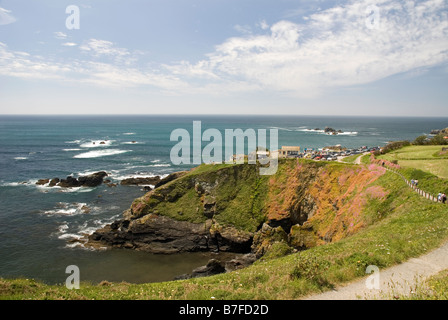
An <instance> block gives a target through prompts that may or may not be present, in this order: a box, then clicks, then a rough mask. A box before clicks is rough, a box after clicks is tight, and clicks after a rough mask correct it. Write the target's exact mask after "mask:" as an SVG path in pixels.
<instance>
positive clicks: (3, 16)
mask: <svg viewBox="0 0 448 320" xmlns="http://www.w3.org/2000/svg"><path fill="white" fill-rule="evenodd" d="M14 22H16V18H14V17H13V16H12V15H11V11H10V10H6V9H4V8H1V7H0V25H7V24H10V23H14Z"/></svg>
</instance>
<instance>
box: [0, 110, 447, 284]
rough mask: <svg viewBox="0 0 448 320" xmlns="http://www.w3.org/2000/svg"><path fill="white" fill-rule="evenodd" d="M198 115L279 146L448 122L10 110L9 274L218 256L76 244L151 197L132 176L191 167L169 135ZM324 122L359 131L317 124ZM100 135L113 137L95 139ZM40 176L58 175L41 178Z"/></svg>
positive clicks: (362, 141)
mask: <svg viewBox="0 0 448 320" xmlns="http://www.w3.org/2000/svg"><path fill="white" fill-rule="evenodd" d="M193 120H201V121H202V123H203V125H204V126H208V127H210V128H217V129H219V130H224V129H226V128H232V129H236V128H242V129H244V128H254V129H259V128H260V129H261V128H263V129H269V128H277V129H278V130H279V146H281V145H299V146H301V147H303V148H316V149H319V148H323V147H325V146H329V145H337V144H340V145H342V146H345V147H348V148H357V147H360V146H364V145H369V146H381V145H385V144H386V143H387V142H388V141H392V140H398V139H400V140H404V139H409V140H413V139H415V138H416V137H417V136H420V135H422V134H429V133H430V131H431V130H434V129H435V128H444V127H446V123H447V119H432V118H431V119H430V118H426V119H425V118H422V119H417V118H357V117H331V118H330V117H296V118H294V117H261V116H259V117H250V116H247V117H241V116H239V117H229V116H226V117H224V116H223V117H219V116H205V117H201V116H197V117H194V116H185V117H180V116H144V117H141V116H139V117H134V116H123V117H119V116H107V117H102V116H90V117H87V116H86V117H82V116H76V117H62V116H48V117H45V116H40V117H31V116H24V117H19V116H1V117H0V131H1V132H0V133H1V138H0V145H1V148H0V150H1V151H0V164H1V169H0V173H1V175H0V179H1V181H0V192H1V194H2V197H1V199H0V209H1V213H0V221H1V224H0V228H1V230H0V231H1V234H2V235H3V237H4V241H3V242H2V243H1V244H0V256H1V259H0V277H3V278H10V277H25V278H35V279H39V280H42V281H45V282H46V283H50V284H54V283H63V282H64V281H65V278H66V277H67V274H65V267H66V266H68V265H73V264H74V265H77V266H79V268H80V270H81V279H82V280H83V281H91V282H94V283H99V282H101V281H104V280H106V281H111V282H112V281H113V282H120V281H127V282H130V283H145V282H159V281H168V280H172V279H174V278H175V277H177V276H179V275H182V274H186V273H190V272H191V271H192V270H193V269H195V268H197V267H200V266H203V265H205V264H206V263H207V262H208V261H209V260H210V259H213V258H216V257H217V256H216V254H213V253H212V252H194V253H189V252H182V253H178V254H175V255H166V254H155V253H148V252H143V251H136V250H126V249H118V248H114V249H110V250H99V249H95V250H92V249H89V248H85V247H82V246H79V243H78V242H77V241H76V240H77V239H79V238H80V237H82V236H83V235H85V234H92V233H93V232H94V231H96V230H98V229H101V228H102V227H104V226H105V225H107V224H111V223H112V222H114V221H116V220H119V219H121V218H122V215H123V212H124V211H126V210H128V209H129V208H130V206H131V204H132V203H133V201H134V200H135V199H138V198H140V197H142V196H144V195H145V192H146V191H147V190H144V189H143V184H141V185H135V184H138V183H133V182H135V181H136V180H129V179H143V178H148V177H157V176H158V177H161V178H163V177H167V176H168V175H169V174H171V173H174V172H179V171H184V170H190V169H192V167H193V166H186V165H177V166H176V165H174V164H172V163H171V162H170V158H169V154H170V149H171V147H172V146H173V145H174V143H173V142H170V139H169V135H170V133H171V131H172V130H174V129H176V128H185V129H189V128H191V123H192V121H193ZM325 127H332V128H337V129H338V130H339V129H341V132H350V133H351V134H347V135H344V134H334V135H328V134H325V133H323V134H322V133H321V132H318V131H317V130H314V128H325ZM98 141H107V143H104V144H101V143H93V142H98ZM102 171H104V172H106V173H107V176H104V177H102V178H104V179H108V180H109V182H108V183H109V184H111V185H108V184H107V183H103V184H92V185H79V186H72V187H70V188H64V187H60V186H52V187H50V186H48V185H47V184H48V183H50V182H51V179H53V178H56V177H58V178H65V177H67V176H71V175H72V176H76V177H79V176H89V175H92V174H94V173H95V172H102ZM39 179H49V181H41V184H36V183H37V182H38V181H39ZM120 181H130V182H129V183H128V185H126V184H120ZM137 181H138V180H137ZM146 182H152V181H146ZM147 185H152V183H147ZM86 208H88V210H86ZM257 227H258V226H257ZM245 252H246V251H245ZM227 258H228V257H227Z"/></svg>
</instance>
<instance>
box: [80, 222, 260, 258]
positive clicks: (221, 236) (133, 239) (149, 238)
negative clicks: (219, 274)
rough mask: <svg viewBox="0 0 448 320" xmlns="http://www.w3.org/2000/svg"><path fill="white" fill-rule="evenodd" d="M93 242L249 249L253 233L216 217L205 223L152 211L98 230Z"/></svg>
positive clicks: (161, 248) (156, 249)
mask: <svg viewBox="0 0 448 320" xmlns="http://www.w3.org/2000/svg"><path fill="white" fill-rule="evenodd" d="M89 241H90V242H91V243H97V244H98V243H103V244H107V245H109V246H112V247H115V248H132V249H137V250H141V251H146V252H151V253H163V254H172V253H181V252H198V251H215V252H217V251H223V252H248V251H250V247H251V244H252V234H249V233H245V232H242V231H239V230H237V229H235V228H233V227H221V226H219V225H217V224H216V223H215V222H214V221H213V220H211V219H209V220H206V221H205V222H204V223H191V222H188V221H178V220H174V219H172V218H169V217H166V216H162V215H156V214H148V215H145V216H144V217H142V218H139V219H132V220H125V219H123V220H119V221H115V222H114V223H112V224H111V225H107V226H105V227H104V228H102V229H99V230H97V231H95V232H94V233H93V234H92V235H90V236H89Z"/></svg>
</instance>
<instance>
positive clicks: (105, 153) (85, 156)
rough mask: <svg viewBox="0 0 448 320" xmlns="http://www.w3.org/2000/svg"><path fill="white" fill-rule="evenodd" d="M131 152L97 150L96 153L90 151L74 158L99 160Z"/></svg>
mask: <svg viewBox="0 0 448 320" xmlns="http://www.w3.org/2000/svg"><path fill="white" fill-rule="evenodd" d="M130 151H131V150H120V149H107V150H95V151H89V152H84V153H80V154H78V155H76V156H74V157H73V158H79V159H88V158H99V157H106V156H113V155H117V154H121V153H126V152H130Z"/></svg>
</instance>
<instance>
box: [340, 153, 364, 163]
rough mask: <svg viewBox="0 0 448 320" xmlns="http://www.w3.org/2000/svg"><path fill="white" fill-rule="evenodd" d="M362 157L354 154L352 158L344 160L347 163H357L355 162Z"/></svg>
mask: <svg viewBox="0 0 448 320" xmlns="http://www.w3.org/2000/svg"><path fill="white" fill-rule="evenodd" d="M359 156H361V155H360V154H353V155H351V156H348V157H344V158H343V159H342V161H343V162H347V163H355V160H356V159H358V157H359Z"/></svg>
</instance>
